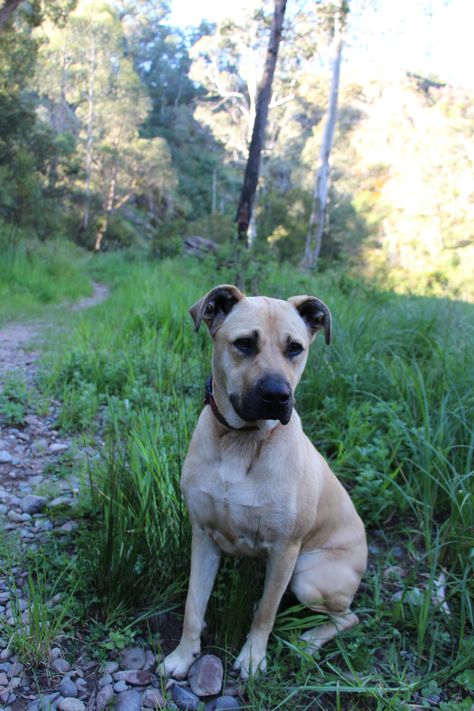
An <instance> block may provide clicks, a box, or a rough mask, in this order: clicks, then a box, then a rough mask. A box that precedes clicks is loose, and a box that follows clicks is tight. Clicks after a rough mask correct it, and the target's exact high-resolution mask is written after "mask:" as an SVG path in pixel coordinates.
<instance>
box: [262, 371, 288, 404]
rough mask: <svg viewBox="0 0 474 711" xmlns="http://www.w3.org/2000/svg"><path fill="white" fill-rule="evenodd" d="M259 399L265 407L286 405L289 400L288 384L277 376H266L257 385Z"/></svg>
mask: <svg viewBox="0 0 474 711" xmlns="http://www.w3.org/2000/svg"><path fill="white" fill-rule="evenodd" d="M258 392H259V394H260V397H261V399H262V400H263V402H264V403H266V404H267V405H288V403H289V402H290V398H291V387H290V384H289V382H288V381H287V380H286V379H285V378H282V377H281V376H279V375H267V376H265V377H264V378H262V380H261V381H260V382H259V384H258Z"/></svg>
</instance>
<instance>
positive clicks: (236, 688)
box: [222, 679, 244, 696]
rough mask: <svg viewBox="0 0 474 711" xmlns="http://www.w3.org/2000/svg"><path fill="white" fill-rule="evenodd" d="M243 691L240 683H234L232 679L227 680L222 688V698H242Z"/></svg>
mask: <svg viewBox="0 0 474 711" xmlns="http://www.w3.org/2000/svg"><path fill="white" fill-rule="evenodd" d="M243 695H244V689H243V686H242V683H241V682H240V681H235V680H234V679H227V681H226V684H225V686H224V688H223V689H222V696H243Z"/></svg>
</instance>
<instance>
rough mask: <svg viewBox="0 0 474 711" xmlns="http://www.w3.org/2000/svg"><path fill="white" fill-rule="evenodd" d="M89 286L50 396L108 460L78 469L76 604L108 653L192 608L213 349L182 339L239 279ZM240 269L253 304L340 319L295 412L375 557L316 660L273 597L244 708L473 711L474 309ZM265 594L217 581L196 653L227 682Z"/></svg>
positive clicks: (254, 578) (102, 269)
mask: <svg viewBox="0 0 474 711" xmlns="http://www.w3.org/2000/svg"><path fill="white" fill-rule="evenodd" d="M92 268H93V274H94V276H95V278H98V279H99V280H105V281H106V282H107V283H109V285H110V286H111V287H112V296H111V298H109V300H108V301H106V302H105V303H103V304H102V305H100V306H99V307H97V308H96V309H94V310H92V311H90V312H87V313H84V314H82V315H81V316H80V317H79V318H78V320H77V322H75V326H74V329H73V331H72V333H71V335H70V337H68V338H66V339H65V341H64V343H63V344H62V345H61V346H59V345H58V346H57V347H55V350H54V351H53V353H52V354H50V357H49V361H48V364H47V367H46V368H45V375H44V381H43V389H44V390H45V392H46V393H47V394H51V395H54V396H56V397H58V398H59V399H60V400H61V402H62V410H61V413H60V415H59V420H58V425H59V426H60V427H61V428H63V429H64V430H67V431H70V432H75V433H83V434H85V435H86V436H87V437H90V436H91V434H92V433H94V432H96V431H97V429H99V430H100V432H101V434H102V435H103V437H104V438H105V445H104V447H103V457H102V459H101V460H100V461H99V462H96V461H91V462H90V463H89V471H88V479H89V492H90V494H89V504H88V507H89V508H88V513H87V516H86V519H85V522H84V523H83V525H82V526H81V529H80V534H79V537H78V539H77V540H76V547H77V561H78V562H77V565H78V566H79V571H80V576H81V580H82V581H83V583H81V587H80V589H78V590H77V591H76V593H75V594H76V596H77V597H78V599H79V600H80V604H81V605H82V609H83V623H82V624H83V625H85V626H86V628H87V625H88V624H89V623H87V620H88V619H89V620H90V619H91V618H94V619H95V620H102V622H100V624H105V625H106V626H108V628H109V630H110V631H112V632H113V633H114V634H115V636H117V635H118V637H117V639H119V640H120V639H122V637H123V635H124V634H125V633H124V632H122V630H126V634H125V638H127V639H128V636H127V635H129V634H130V630H131V629H132V628H133V619H134V618H136V617H137V616H141V615H143V614H144V615H145V616H146V615H147V614H148V611H153V609H155V610H156V609H169V607H170V606H172V605H173V604H178V605H182V603H183V601H184V595H185V589H186V584H187V576H188V566H189V524H188V519H187V514H186V511H185V508H184V506H183V502H182V500H181V496H180V493H179V477H180V470H181V465H182V461H183V458H184V456H185V454H186V450H187V446H188V442H189V437H190V434H191V432H192V429H193V426H194V423H195V421H196V417H197V414H198V412H199V410H200V408H201V406H202V392H203V385H204V381H205V377H206V376H207V374H208V373H209V369H210V344H209V339H208V337H207V334H205V333H199V334H197V335H196V334H195V333H194V332H193V328H192V323H191V320H190V318H189V316H188V315H187V309H188V307H189V305H190V304H192V303H193V302H194V301H195V300H196V299H197V298H199V297H200V296H201V295H202V294H203V293H205V291H206V290H207V289H209V288H210V287H212V286H213V285H215V284H216V283H219V282H228V281H232V280H233V276H232V273H230V271H229V270H227V269H226V267H225V265H224V264H219V263H215V262H210V263H207V264H203V263H198V262H196V261H192V260H187V259H176V260H173V261H164V262H161V263H159V264H152V263H144V262H142V261H140V260H125V259H124V258H123V256H120V255H106V256H104V257H101V258H99V259H97V260H96V261H95V262H94V264H93V267H92ZM252 269H253V273H252V275H251V279H250V283H251V284H252V287H251V289H254V290H256V291H257V290H258V291H259V292H260V293H267V294H271V295H274V296H279V297H282V298H286V297H287V296H289V295H291V294H293V293H313V294H316V295H318V296H320V297H321V298H323V299H324V300H325V301H326V302H327V303H328V305H329V306H330V307H331V309H332V311H333V314H334V321H335V335H334V343H333V345H332V346H331V348H329V349H327V348H326V347H325V346H324V344H323V339H319V340H318V341H317V342H316V343H315V345H314V347H313V352H312V355H311V358H310V361H309V363H308V365H307V368H306V371H305V375H304V378H303V381H302V382H301V384H300V386H299V390H298V393H297V399H298V402H297V407H298V411H299V412H300V414H301V416H302V419H303V422H304V426H305V430H306V432H307V433H308V435H309V436H310V437H311V439H312V440H313V441H314V442H315V444H316V446H317V447H318V448H319V449H320V451H321V452H322V454H323V455H324V456H325V457H326V458H328V459H329V460H330V462H331V465H332V467H333V469H334V470H335V471H336V473H337V474H338V475H339V477H340V478H341V479H342V481H343V482H344V484H345V485H346V487H347V488H348V489H350V491H351V496H352V498H353V500H354V502H355V504H356V507H357V508H358V510H359V512H360V513H361V515H362V518H363V520H364V521H365V523H366V526H367V528H368V538H369V545H370V550H371V557H370V566H369V569H368V571H367V574H366V576H365V578H364V580H363V584H362V586H361V590H360V592H359V594H358V596H357V598H356V602H355V607H356V610H357V612H358V614H359V617H360V619H361V624H360V625H359V626H357V627H356V628H354V629H353V630H351V631H350V632H348V633H347V634H345V635H343V636H341V637H339V638H337V639H336V640H335V641H334V642H331V643H330V644H329V645H328V646H327V648H325V649H324V650H323V651H322V652H321V654H320V655H319V656H318V657H317V658H313V657H308V656H307V654H306V653H305V651H304V649H303V648H302V647H301V645H300V644H299V642H298V633H299V632H300V631H301V629H303V628H304V626H305V624H306V623H305V621H304V620H305V617H307V615H306V613H304V611H303V610H301V608H299V607H298V606H295V601H294V599H293V598H291V596H290V595H288V596H287V597H285V599H284V602H283V604H282V607H281V612H280V615H279V618H278V621H277V625H276V627H275V631H274V634H273V636H272V642H271V649H270V654H269V660H270V669H269V674H268V675H267V677H266V678H265V679H260V680H258V682H257V681H254V682H250V683H249V685H248V687H247V690H246V693H247V698H248V703H249V708H252V709H264V708H266V709H269V708H271V709H278V708H282V709H285V708H299V709H306V708H308V709H309V708H312V709H344V711H347V710H348V709H377V710H378V709H380V710H381V709H404V708H407V709H408V708H413V707H414V706H416V707H426V708H432V707H436V708H440V709H442V711H463V710H464V709H469V708H470V705H471V703H472V701H470V700H469V699H470V695H471V696H472V695H473V691H474V690H473V688H472V686H473V684H472V679H473V674H474V672H473V668H474V658H473V639H472V623H473V609H472V595H471V593H472V590H471V589H470V586H471V585H472V562H473V553H474V542H473V538H472V530H473V523H474V516H473V505H472V458H473V457H472V455H473V432H472V415H473V410H474V372H473V369H472V366H471V365H470V361H471V358H472V350H473V346H474V320H473V312H472V307H471V306H469V305H467V304H464V303H461V302H455V301H451V300H449V299H437V298H432V297H430V298H428V297H420V296H416V297H415V296H401V295H395V294H392V293H389V292H384V291H381V290H380V289H378V288H375V287H371V286H370V284H367V283H363V282H360V281H358V280H356V279H354V278H350V277H348V276H347V274H343V273H341V272H337V271H335V272H334V271H332V272H325V273H322V274H318V275H315V276H312V277H307V276H305V275H302V274H300V273H299V272H295V271H292V270H290V269H287V268H284V267H277V266H276V265H274V264H271V263H267V264H265V265H263V267H261V266H260V265H258V264H256V265H252ZM261 578H262V569H261V568H260V567H259V566H258V565H254V564H253V563H252V562H249V561H234V560H231V559H226V561H225V563H224V565H223V567H222V570H221V572H220V574H219V577H218V580H217V583H216V587H215V591H214V594H213V597H212V600H211V603H210V608H209V612H208V623H209V630H208V635H207V640H208V643H209V644H211V645H215V646H216V647H217V648H218V649H219V650H220V653H221V654H222V656H223V657H224V659H225V660H226V662H227V663H228V664H230V663H231V662H232V659H233V655H235V653H236V652H237V651H238V645H239V644H241V643H242V641H243V638H244V636H245V633H246V631H247V628H248V626H249V621H250V616H251V610H252V607H253V604H254V602H255V600H256V599H257V598H258V595H259V592H260V589H261V586H260V584H259V581H260V580H261ZM89 627H90V624H89ZM86 634H87V632H86Z"/></svg>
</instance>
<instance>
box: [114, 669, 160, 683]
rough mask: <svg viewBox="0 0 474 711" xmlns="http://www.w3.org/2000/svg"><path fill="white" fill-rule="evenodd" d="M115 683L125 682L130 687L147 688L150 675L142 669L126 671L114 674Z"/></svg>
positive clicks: (150, 679) (150, 678)
mask: <svg viewBox="0 0 474 711" xmlns="http://www.w3.org/2000/svg"><path fill="white" fill-rule="evenodd" d="M114 679H115V680H116V681H125V682H127V684H131V685H132V686H147V685H148V684H151V681H152V675H151V674H150V672H148V671H145V670H144V669H127V671H120V672H117V673H116V674H114Z"/></svg>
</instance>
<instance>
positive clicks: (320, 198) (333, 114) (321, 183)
mask: <svg viewBox="0 0 474 711" xmlns="http://www.w3.org/2000/svg"><path fill="white" fill-rule="evenodd" d="M348 11H349V7H348V4H347V0H339V1H338V3H337V4H336V5H334V6H332V7H329V12H330V15H329V18H330V32H331V35H332V41H331V84H330V92H329V104H328V111H327V116H326V119H325V127H324V134H323V139H322V143H321V149H320V154H319V164H318V168H317V171H316V179H315V186H314V193H313V204H312V208H311V215H310V218H309V225H308V233H307V236H306V247H305V253H304V257H303V261H302V264H303V266H304V267H306V268H307V269H314V267H315V266H316V262H317V260H318V257H319V253H320V250H321V242H322V237H323V233H324V228H325V224H326V215H327V206H328V195H329V178H330V169H329V159H330V155H331V149H332V144H333V140H334V129H335V126H336V118H337V104H338V97H339V82H340V75H341V62H342V48H343V45H344V31H345V25H346V19H347V13H348Z"/></svg>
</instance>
